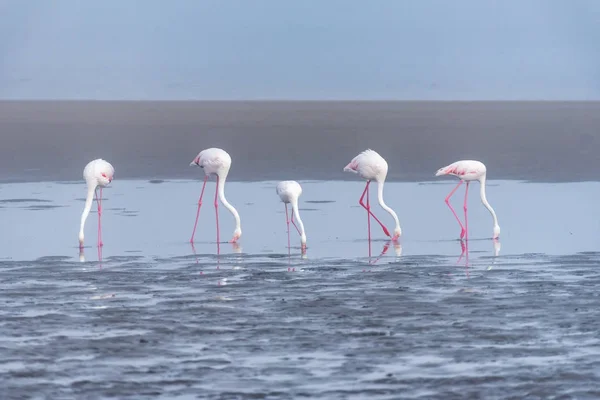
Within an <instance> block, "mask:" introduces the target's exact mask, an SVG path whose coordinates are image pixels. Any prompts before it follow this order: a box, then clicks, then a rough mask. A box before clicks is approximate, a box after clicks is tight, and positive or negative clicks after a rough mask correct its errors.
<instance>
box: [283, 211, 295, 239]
mask: <svg viewBox="0 0 600 400" xmlns="http://www.w3.org/2000/svg"><path fill="white" fill-rule="evenodd" d="M283 205H284V206H285V224H286V225H287V236H288V250H289V248H290V219H289V218H288V206H287V203H283ZM293 215H294V212H293V211H292V218H293Z"/></svg>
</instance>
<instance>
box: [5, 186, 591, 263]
mask: <svg viewBox="0 0 600 400" xmlns="http://www.w3.org/2000/svg"><path fill="white" fill-rule="evenodd" d="M275 184H276V182H258V183H238V182H234V183H228V184H227V187H226V196H227V198H228V199H229V201H230V202H231V204H233V205H234V206H235V207H236V208H237V209H238V211H239V213H240V216H241V218H242V229H243V236H242V238H241V240H240V242H239V245H240V248H241V249H240V250H238V251H241V252H243V253H245V254H254V255H256V254H270V253H287V237H286V226H285V216H284V209H283V204H282V203H281V202H280V201H279V198H278V197H277V195H276V194H275V189H274V188H275ZM301 184H302V186H303V190H304V194H303V195H302V197H301V199H300V210H301V216H302V218H303V220H304V222H305V225H306V230H307V234H308V246H309V249H308V252H307V255H308V257H309V258H310V259H321V258H336V259H356V258H360V257H366V256H367V254H368V253H367V244H366V238H367V231H366V215H365V212H364V210H363V209H362V208H361V207H360V206H359V205H358V198H359V197H360V195H361V193H362V190H363V186H364V184H363V182H362V181H356V182H301ZM454 184H455V181H453V180H452V181H449V180H447V181H445V182H443V181H441V182H439V183H437V182H435V183H419V184H417V183H388V184H386V186H385V194H384V196H385V199H386V201H387V203H388V205H389V206H391V207H392V208H393V209H395V210H396V212H397V214H398V216H399V218H400V223H401V226H402V229H403V237H402V239H401V241H400V242H401V245H402V254H403V255H407V256H408V255H431V254H436V255H454V254H460V244H459V243H458V241H456V240H455V239H458V234H459V232H460V230H459V228H458V225H457V223H456V221H455V220H454V217H453V216H452V214H451V213H450V211H449V210H448V208H447V207H446V204H445V203H444V198H445V196H446V195H447V194H448V192H449V191H450V190H451V189H452V188H453V185H454ZM200 188H201V183H199V182H196V181H165V182H162V183H149V182H147V181H118V180H117V181H115V182H114V183H113V185H112V187H109V188H107V189H105V190H104V195H105V198H106V200H105V203H104V207H105V212H104V215H103V229H104V242H105V246H104V252H103V256H104V257H110V256H115V255H125V254H131V253H135V254H139V255H142V256H144V257H149V258H151V257H154V256H160V257H169V256H180V255H187V254H190V252H191V249H190V246H189V243H188V240H189V237H190V235H191V230H192V227H193V223H194V217H195V212H196V211H195V207H196V202H197V200H198V196H199V193H200ZM371 194H372V202H373V203H376V198H375V193H374V190H372V191H371ZM213 195H214V182H211V183H210V184H209V185H208V186H207V193H206V198H205V202H204V205H203V207H202V211H201V217H200V221H199V229H198V232H197V234H196V241H197V243H196V250H197V251H198V252H200V253H215V252H216V244H215V243H214V242H215V235H216V229H215V214H214V207H213V205H212V202H213V197H212V196H213ZM598 195H600V183H587V182H584V183H562V184H542V183H520V182H516V181H491V182H489V183H488V200H489V202H490V203H491V205H492V206H493V207H494V208H495V210H496V213H497V214H498V218H499V222H500V226H501V228H502V234H501V237H500V239H501V248H502V250H501V254H504V255H507V254H510V255H519V254H528V253H545V254H572V253H576V252H581V251H591V250H592V251H593V250H596V249H597V244H598V241H597V238H598V237H599V235H600V219H597V218H594V217H593V216H594V213H595V212H596V209H597V206H596V205H595V203H596V200H595V199H597V198H598ZM463 196H464V192H463V191H462V189H461V190H460V191H458V192H457V194H456V195H455V196H454V198H453V204H454V207H455V209H456V211H457V213H459V215H460V216H461V217H462V201H463ZM478 196H479V186H478V184H473V185H471V190H470V203H469V207H470V208H469V218H470V219H469V221H470V236H471V238H470V239H471V240H472V241H471V242H470V243H471V244H470V250H471V251H483V252H490V253H493V245H492V242H491V241H480V240H477V241H475V240H474V239H485V238H488V237H491V234H492V221H491V217H490V215H489V213H488V211H487V210H486V209H485V208H483V206H482V205H481V202H480V200H479V197H478ZM84 197H85V185H84V184H83V183H79V182H76V183H50V182H43V183H20V184H4V185H1V186H0V207H1V208H0V219H1V220H2V222H3V223H2V227H1V228H0V240H1V243H2V244H1V247H2V250H1V254H2V258H3V259H9V260H34V259H36V258H38V257H43V256H51V255H52V256H53V255H60V256H66V257H73V258H76V257H77V249H76V247H77V244H78V243H77V233H78V230H79V219H80V215H81V210H82V208H83V201H84ZM92 210H93V212H92V214H90V217H89V218H88V222H87V224H86V246H88V250H87V251H90V249H92V248H94V247H95V242H96V226H97V220H96V216H95V214H94V210H95V204H94V206H93V208H92ZM374 212H375V213H376V215H377V216H378V217H379V218H380V219H382V221H384V223H386V225H387V226H388V228H389V229H390V231H391V230H392V228H393V221H392V219H391V217H390V216H389V215H388V214H387V213H386V212H385V211H383V210H381V209H379V207H378V206H374ZM220 218H221V235H222V237H221V240H223V241H225V240H229V239H230V238H231V235H232V233H233V228H234V226H233V218H232V217H231V215H230V214H229V213H228V212H227V210H226V209H225V208H223V207H222V206H221V207H220ZM372 229H373V230H372V235H373V238H374V239H376V240H378V241H384V240H385V236H384V235H383V234H382V232H381V229H380V228H379V227H378V226H377V225H373V227H372ZM292 243H293V246H299V239H298V237H297V236H292ZM90 246H93V247H90ZM374 246H375V247H376V246H377V245H376V244H375V245H374ZM382 246H383V242H382V243H381V246H380V247H382ZM231 252H234V249H233V247H232V246H230V245H227V244H223V245H222V246H221V253H222V254H227V253H231ZM457 252H458V253H457Z"/></svg>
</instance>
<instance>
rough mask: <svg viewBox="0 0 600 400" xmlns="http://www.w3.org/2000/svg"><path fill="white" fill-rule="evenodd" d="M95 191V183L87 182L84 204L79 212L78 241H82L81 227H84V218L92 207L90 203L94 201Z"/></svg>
mask: <svg viewBox="0 0 600 400" xmlns="http://www.w3.org/2000/svg"><path fill="white" fill-rule="evenodd" d="M95 191H96V185H94V184H88V192H87V196H86V198H85V206H84V207H83V213H82V214H81V225H80V227H79V241H80V242H83V228H84V227H85V220H86V219H87V217H88V215H89V214H90V210H91V209H92V203H93V202H94V192H95Z"/></svg>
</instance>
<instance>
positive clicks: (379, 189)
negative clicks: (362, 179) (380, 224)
mask: <svg viewBox="0 0 600 400" xmlns="http://www.w3.org/2000/svg"><path fill="white" fill-rule="evenodd" d="M383 184H384V182H383V181H378V182H377V200H378V201H379V205H380V206H381V208H383V209H384V210H385V211H387V212H389V213H390V215H391V216H392V217H393V218H394V221H395V222H396V228H395V229H394V232H395V233H396V234H398V235H399V234H400V233H401V230H400V221H399V220H398V216H397V215H396V213H395V212H394V210H392V209H391V208H390V207H388V205H387V204H385V202H384V201H383Z"/></svg>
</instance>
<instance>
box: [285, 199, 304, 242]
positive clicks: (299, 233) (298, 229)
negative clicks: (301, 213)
mask: <svg viewBox="0 0 600 400" xmlns="http://www.w3.org/2000/svg"><path fill="white" fill-rule="evenodd" d="M285 209H286V211H287V206H286V208H285ZM292 224H294V226H295V227H296V230H297V231H298V235H300V236H302V233H301V232H300V228H298V225H296V223H295V222H294V210H292ZM288 230H289V226H288Z"/></svg>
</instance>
